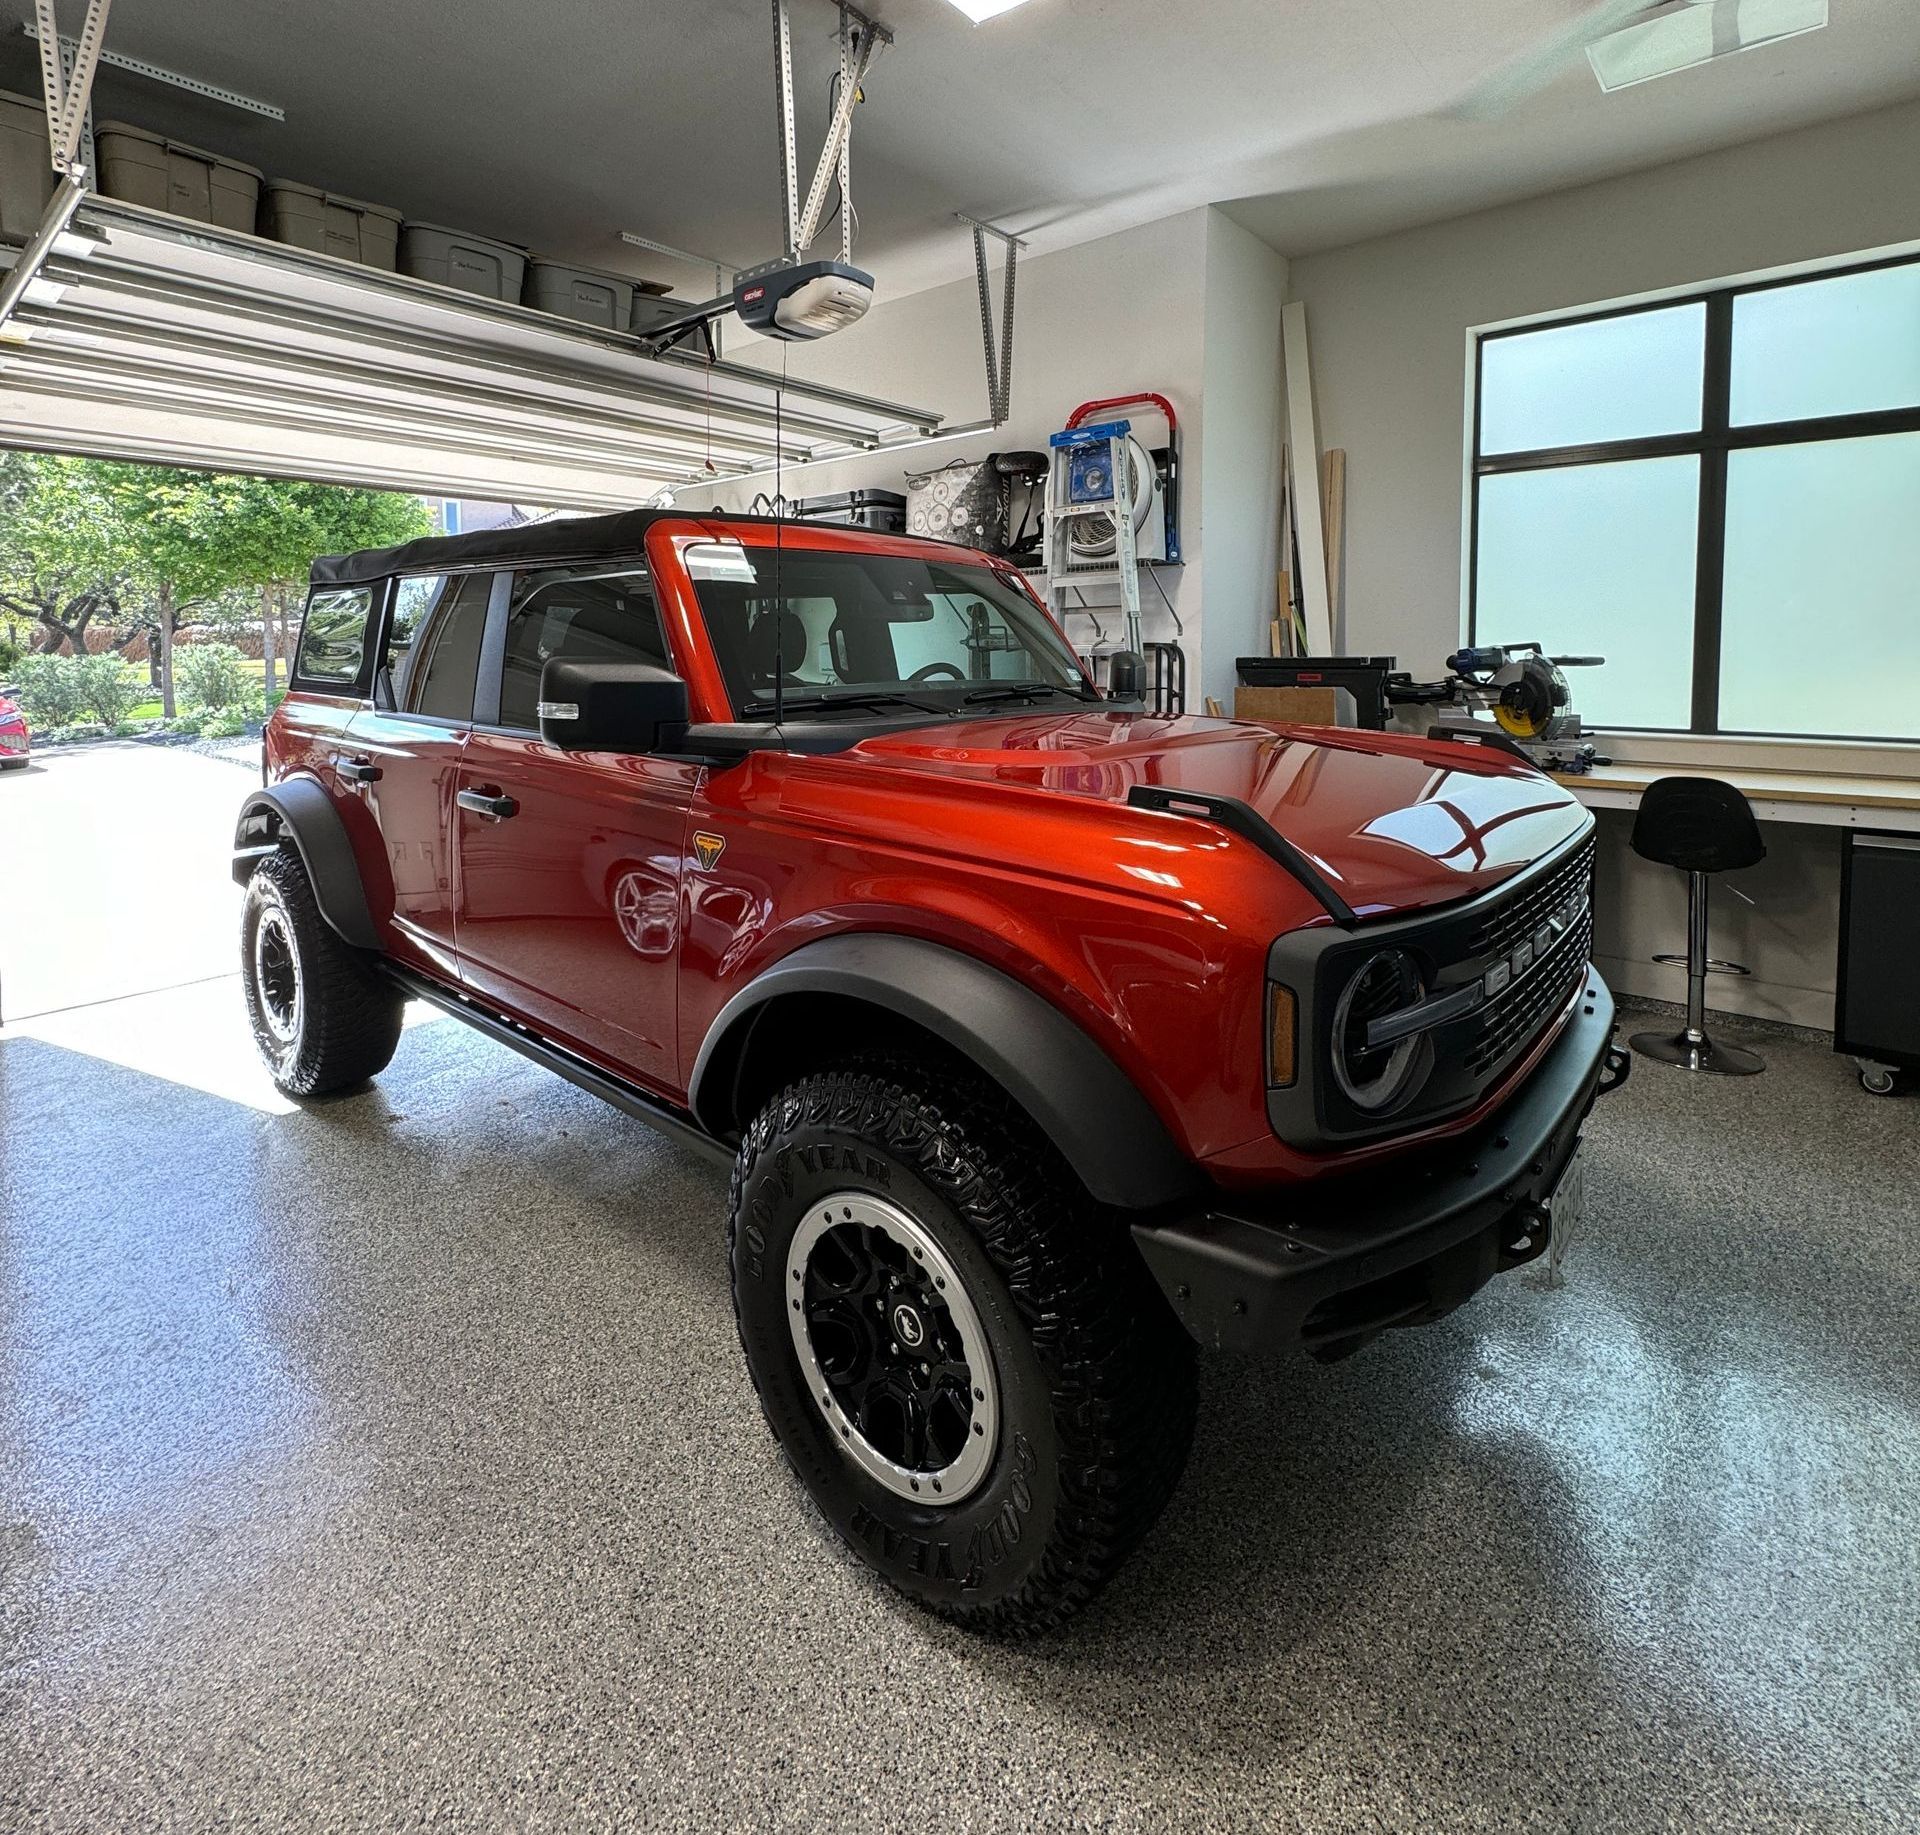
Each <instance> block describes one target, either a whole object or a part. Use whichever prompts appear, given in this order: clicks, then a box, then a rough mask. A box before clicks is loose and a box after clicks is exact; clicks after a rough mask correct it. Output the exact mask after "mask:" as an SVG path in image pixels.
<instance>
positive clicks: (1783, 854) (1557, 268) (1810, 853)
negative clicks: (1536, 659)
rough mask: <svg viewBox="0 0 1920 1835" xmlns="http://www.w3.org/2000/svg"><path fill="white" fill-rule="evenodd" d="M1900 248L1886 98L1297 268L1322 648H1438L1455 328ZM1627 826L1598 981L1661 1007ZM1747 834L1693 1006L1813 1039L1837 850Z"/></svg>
mask: <svg viewBox="0 0 1920 1835" xmlns="http://www.w3.org/2000/svg"><path fill="white" fill-rule="evenodd" d="M1915 237H1920V104H1907V105H1904V106H1902V107H1899V108H1893V109H1885V110H1881V111H1879V112H1876V113H1874V114H1870V115H1862V116H1857V117H1855V118H1854V119H1852V120H1848V121H1838V122H1831V123H1827V124H1825V125H1823V126H1820V127H1814V128H1808V129H1805V130H1802V131H1800V132H1797V133H1792V134H1782V135H1778V136H1775V137H1773V138H1771V139H1768V140H1763V141H1756V142H1753V143H1750V144H1748V145H1746V146H1742V147H1735V148H1732V149H1730V150H1728V151H1725V152H1719V153H1711V154H1706V155H1703V156H1701V157H1699V158H1695V159H1688V160H1682V161H1677V162H1675V163H1674V164H1671V165H1668V166H1664V167H1661V168H1659V169H1657V170H1654V171H1650V172H1642V173H1637V174H1633V175H1630V176H1628V177H1625V178H1619V179H1610V180H1607V181H1606V182H1604V183H1602V184H1597V185H1588V186H1584V187H1582V188H1580V189H1578V190H1574V191H1566V192H1561V193H1558V194H1557V195H1554V196H1550V197H1544V198H1536V199H1533V200H1530V201H1528V202H1526V203H1521V204H1512V205H1507V206H1504V207H1502V208H1500V209H1497V210H1488V211H1483V212H1480V213H1478V214H1476V215H1474V216H1469V217H1462V218H1458V219H1456V220H1454V221H1452V222H1448V223H1439V224H1433V225H1430V226H1428V227H1425V228H1421V229H1416V230H1410V231H1407V232H1405V233H1403V234H1399V235H1394V236H1384V237H1381V238H1379V239H1378V240H1375V241H1371V242H1364V243H1359V244H1356V245H1355V246H1353V247H1351V248H1346V249H1340V250H1336V251H1334V252H1331V253H1328V254H1324V255H1310V256H1304V257H1301V258H1298V259H1296V260H1295V261H1294V262H1293V263H1292V285H1293V295H1294V297H1295V298H1298V299H1301V300H1304V301H1305V302H1306V305H1307V317H1308V335H1309V338H1310V340H1311V343H1312V350H1313V375H1314V393H1315V405H1316V407H1317V410H1318V413H1319V423H1320V438H1321V443H1322V445H1323V446H1325V447H1329V448H1330V447H1335V446H1339V447H1344V448H1345V449H1346V452H1347V599H1346V621H1345V632H1344V641H1343V644H1342V647H1343V648H1345V649H1348V650H1351V651H1356V652H1363V653H1368V652H1375V651H1383V652H1390V653H1392V654H1395V655H1397V656H1398V657H1399V659H1400V662H1401V665H1402V667H1404V668H1410V669H1413V670H1414V671H1416V672H1417V673H1420V674H1432V673H1437V672H1438V669H1439V666H1440V662H1441V659H1442V658H1443V657H1444V656H1445V655H1446V654H1447V652H1448V651H1449V650H1450V649H1452V648H1453V647H1454V645H1455V643H1456V642H1457V641H1458V638H1459V634H1460V556H1461V541H1462V529H1461V521H1462V518H1461V482H1462V463H1463V461H1462V453H1463V440H1464V433H1465V400H1466V396H1465V373H1466V371H1465V365H1466V334H1467V329H1468V327H1469V326H1473V325H1481V324H1487V323H1490V322H1494V321H1498V320H1501V319H1508V318H1517V317H1522V316H1525V315H1527V314H1530V313H1537V312H1550V311H1556V310H1561V309H1566V308H1573V307H1579V306H1583V305H1587V304H1590V303H1593V302H1596V301H1600V300H1608V299H1616V298H1620V297H1622V296H1625V295H1631V294H1636V293H1642V292H1651V291H1655V290H1659V289H1664V288H1671V287H1683V286H1692V285H1697V284H1699V283H1703V282H1709V281H1714V280H1719V279H1723V278H1726V277H1729V276H1734V275H1739V274H1743V273H1748V272H1752V271H1754V270H1757V269H1763V268H1768V267H1774V266H1779V265H1784V264H1788V263H1794V262H1802V261H1812V260H1820V259H1826V258H1830V257H1842V256H1846V255H1850V254H1853V253H1855V252H1857V251H1859V250H1862V249H1869V248H1877V247H1883V246H1886V245H1888V244H1892V243H1897V242H1903V241H1909V240H1912V239H1913V238H1915ZM1489 635H1493V634H1491V633H1490V634H1489ZM1510 635H1512V636H1514V637H1526V636H1529V635H1531V633H1528V632H1525V631H1520V632H1514V633H1511V634H1510ZM1575 698H1576V700H1577V699H1578V682H1577V680H1576V682H1575ZM1802 768H1805V767H1802ZM1627 828H1628V824H1627V822H1626V820H1625V819H1623V818H1619V817H1612V818H1606V819H1604V820H1603V822H1602V839H1603V860H1602V866H1601V875H1600V897H1601V925H1600V932H1599V935H1598V937H1597V939H1596V956H1597V959H1598V960H1599V961H1600V964H1601V967H1602V970H1603V972H1605V973H1607V974H1609V976H1610V978H1611V979H1613V981H1614V982H1615V985H1617V986H1620V987H1623V988H1626V989H1628V990H1629V991H1633V992H1638V993H1645V994H1652V995H1656V996H1658V997H1661V998H1665V999H1675V1000H1677V999H1680V998H1682V996H1683V992H1684V979H1683V977H1682V976H1681V975H1680V973H1679V971H1677V970H1673V969H1664V968H1658V967H1655V966H1654V965H1652V964H1650V963H1649V962H1647V961H1646V957H1647V956H1648V955H1650V954H1651V953H1652V952H1653V951H1655V950H1664V949H1674V950H1677V949H1684V947H1685V934H1686V924H1685V915H1684V912H1685V898H1684V889H1683V884H1682V881H1681V876H1680V875H1679V874H1677V873H1673V872H1670V871H1667V870H1666V869H1661V868H1654V867H1650V866H1648V865H1646V864H1645V863H1644V862H1642V861H1640V860H1639V859H1638V858H1637V857H1635V856H1634V855H1633V854H1632V853H1631V852H1630V851H1629V850H1628V849H1627V846H1626V834H1627ZM1765 832H1766V839H1767V844H1768V847H1769V850H1770V852H1769V858H1768V860H1767V861H1766V862H1765V864H1764V865H1762V866H1761V867H1758V868H1756V869H1754V871H1753V872H1751V873H1747V874H1738V875H1733V876H1731V877H1732V879H1733V882H1734V883H1735V884H1737V885H1738V886H1739V887H1740V889H1741V890H1742V891H1744V892H1746V893H1747V894H1748V896H1750V897H1752V898H1753V899H1754V900H1755V901H1756V903H1755V906H1754V908H1752V909H1749V907H1747V906H1746V905H1744V904H1742V903H1741V902H1740V900H1739V899H1738V898H1736V897H1734V896H1732V894H1731V892H1729V891H1722V892H1720V894H1719V896H1718V897H1717V899H1716V902H1715V909H1714V924H1713V938H1714V951H1715V953H1716V954H1717V955H1723V956H1729V957H1733V958H1735V959H1737V960H1741V961H1744V962H1746V963H1747V964H1748V965H1749V966H1751V967H1752V968H1753V969H1754V970H1755V974H1754V978H1753V979H1752V980H1751V981H1734V980H1729V979H1722V978H1716V979H1714V980H1713V981H1712V982H1710V983H1709V985H1708V999H1709V1001H1710V1002H1711V1003H1712V1004H1713V1005H1716V1006H1721V1007H1725V1008H1729V1009H1733V1010H1737V1011H1745V1012H1752V1013H1757V1014H1761V1015H1764V1016H1767V1017H1772V1018H1779V1019H1787V1020H1791V1021H1793V1022H1795V1023H1798V1024H1802V1025H1813V1026H1821V1027H1825V1026H1828V1025H1830V1024H1831V1023H1832V1010H1833V1001H1832V994H1833V985H1834V952H1835V935H1836V930H1837V922H1838V914H1837V897H1838V870H1839V869H1838V859H1839V849H1838V836H1837V833H1836V832H1835V831H1834V830H1832V829H1814V828H1806V827H1789V826H1785V825H1780V824H1768V825H1767V828H1766V831H1765Z"/></svg>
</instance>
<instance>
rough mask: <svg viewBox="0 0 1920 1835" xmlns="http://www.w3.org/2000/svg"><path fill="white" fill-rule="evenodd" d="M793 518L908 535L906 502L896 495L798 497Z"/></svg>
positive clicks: (846, 493)
mask: <svg viewBox="0 0 1920 1835" xmlns="http://www.w3.org/2000/svg"><path fill="white" fill-rule="evenodd" d="M793 514H794V515H795V516H797V517H798V518H799V519H800V520H801V521H802V522H832V523H840V524H842V525H844V526H845V527H848V528H852V529H877V530H879V531H880V532H881V533H883V534H886V535H905V534H906V532H907V500H906V498H905V497H903V496H902V495H901V494H900V493H899V492H898V491H874V490H866V491H836V492H835V493H834V494H833V495H832V496H830V497H801V498H799V499H797V500H796V501H795V503H794V506H793Z"/></svg>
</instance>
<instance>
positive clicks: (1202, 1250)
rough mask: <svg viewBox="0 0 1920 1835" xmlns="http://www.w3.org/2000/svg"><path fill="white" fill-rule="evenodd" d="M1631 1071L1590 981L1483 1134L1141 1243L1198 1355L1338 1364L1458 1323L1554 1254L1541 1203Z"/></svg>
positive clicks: (1152, 1228)
mask: <svg viewBox="0 0 1920 1835" xmlns="http://www.w3.org/2000/svg"><path fill="white" fill-rule="evenodd" d="M1630 1062H1631V1060H1629V1059H1628V1057H1627V1056H1626V1054H1625V1053H1624V1052H1622V1051H1621V1050H1620V1049H1619V1048H1618V1047H1617V1046H1615V1045H1614V1044H1613V996H1612V995H1611V994H1610V993H1609V992H1608V991H1607V984H1606V983H1605V982H1604V981H1602V980H1601V979H1600V977H1599V975H1598V974H1597V973H1596V972H1595V971H1594V970H1593V969H1591V968H1589V969H1588V970H1587V980H1586V986H1585V989H1584V990H1583V992H1582V996H1581V999H1580V1002H1579V1004H1578V1005H1577V1006H1576V1007H1575V1008H1574V1010H1573V1017H1572V1018H1571V1019H1570V1020H1569V1021H1568V1022H1567V1025H1566V1029H1565V1030H1564V1031H1563V1032H1562V1033H1561V1035H1560V1038H1559V1039H1558V1041H1556V1043H1555V1044H1554V1046H1553V1049H1552V1050H1551V1051H1549V1052H1548V1053H1547V1055H1546V1056H1545V1057H1544V1058H1543V1059H1541V1061H1540V1062H1539V1064H1538V1065H1536V1066H1535V1067H1534V1070H1533V1074H1532V1075H1531V1076H1530V1077H1529V1078H1528V1079H1527V1081H1526V1083H1525V1084H1524V1085H1523V1086H1522V1087H1521V1089H1520V1090H1519V1092H1518V1093H1517V1094H1516V1095H1514V1096H1513V1097H1512V1099H1511V1100H1510V1101H1508V1102H1507V1103H1505V1104H1504V1105H1503V1106H1502V1107H1501V1108H1500V1109H1499V1110H1498V1111H1496V1113H1495V1114H1494V1115H1493V1116H1492V1118H1491V1119H1489V1120H1488V1121H1486V1122H1484V1123H1482V1124H1481V1125H1480V1126H1479V1127H1478V1128H1475V1129H1474V1130H1473V1131H1472V1132H1470V1133H1468V1134H1464V1135H1460V1136H1457V1137H1455V1138H1454V1139H1452V1140H1449V1141H1445V1142H1441V1143H1439V1144H1437V1145H1435V1146H1434V1147H1433V1148H1432V1149H1431V1150H1429V1151H1428V1152H1427V1153H1426V1154H1425V1155H1423V1156H1421V1157H1420V1158H1418V1159H1417V1160H1411V1159H1410V1160H1402V1161H1400V1162H1399V1163H1397V1164H1396V1165H1394V1166H1392V1167H1390V1168H1388V1169H1387V1170H1385V1171H1384V1172H1379V1171H1376V1172H1370V1173H1367V1174H1364V1175H1356V1177H1354V1178H1352V1179H1336V1180H1331V1181H1327V1182H1324V1183H1321V1184H1317V1185H1313V1186H1310V1187H1307V1188H1305V1189H1304V1190H1302V1191H1300V1192H1299V1193H1297V1194H1296V1195H1290V1196H1287V1197H1285V1198H1281V1199H1277V1200H1276V1199H1262V1200H1257V1201H1252V1202H1248V1203H1245V1204H1242V1203H1239V1202H1235V1201H1232V1200H1219V1201H1215V1202H1212V1203H1209V1204H1207V1205H1205V1206H1204V1207H1203V1208H1201V1209H1198V1210H1194V1211H1188V1212H1183V1213H1180V1214H1178V1215H1176V1216H1173V1217H1171V1218H1160V1219H1147V1220H1143V1221H1141V1222H1139V1223H1136V1224H1135V1225H1134V1226H1133V1235H1134V1240H1135V1241H1136V1242H1138V1243H1139V1245H1140V1252H1141V1254H1142V1255H1144V1256H1145V1257H1146V1261H1147V1266H1148V1267H1149V1268H1150V1269H1151V1270H1152V1271H1153V1275H1154V1278H1155V1280H1157V1281H1158V1282H1159V1284H1160V1287H1161V1289H1162V1291H1163V1292H1165V1294H1166V1296H1167V1300H1168V1303H1169V1304H1170V1305H1171V1306H1172V1307H1173V1309H1174V1311H1175V1313H1176V1314H1177V1315H1178V1316H1179V1318H1180V1321H1181V1323H1182V1324H1183V1325H1185V1326H1186V1328H1187V1330H1188V1331H1190V1332H1191V1333H1192V1334H1193V1335H1194V1337H1195V1338H1197V1339H1198V1340H1199V1341H1200V1342H1201V1343H1202V1344H1204V1345H1211V1346H1215V1347H1219V1348H1223V1349H1230V1350H1277V1349H1286V1348H1290V1347H1295V1346H1297V1347H1302V1348H1304V1349H1306V1350H1309V1351H1311V1352H1313V1353H1314V1354H1315V1355H1316V1356H1320V1357H1337V1356H1342V1355H1344V1354H1345V1353H1346V1352H1348V1351H1350V1350H1353V1349H1356V1348H1357V1347H1358V1346H1359V1345H1361V1344H1363V1343H1364V1342H1365V1341H1366V1340H1367V1339H1368V1338H1370V1337H1372V1336H1373V1335H1374V1334H1375V1333H1376V1332H1381V1331H1384V1330H1386V1328H1387V1327H1389V1326H1394V1325H1422V1324H1425V1323H1427V1322H1428V1321H1429V1320H1432V1319H1437V1318H1439V1317H1441V1315H1442V1314H1444V1313H1448V1312H1451V1311H1452V1310H1453V1309H1454V1308H1455V1307H1456V1306H1458V1305H1460V1304H1461V1302H1462V1301H1464V1300H1467V1299H1469V1298H1471V1297H1472V1296H1473V1295H1474V1294H1476V1293H1477V1292H1479V1290H1480V1289H1481V1288H1482V1287H1484V1286H1485V1285H1486V1283H1487V1282H1488V1281H1489V1280H1491V1279H1492V1278H1493V1276H1494V1275H1496V1274H1498V1273H1500V1272H1502V1271H1503V1270H1504V1269H1507V1268H1515V1267H1518V1266H1519V1265H1520V1264H1521V1263H1523V1262H1527V1261H1531V1260H1532V1259H1533V1258H1534V1257H1535V1256H1536V1255H1538V1254H1539V1253H1540V1252H1541V1251H1542V1250H1543V1249H1544V1248H1545V1247H1546V1242H1547V1230H1546V1228H1545V1215H1546V1213H1545V1200H1546V1198H1547V1196H1548V1194H1549V1193H1551V1192H1552V1190H1553V1188H1554V1186H1555V1184H1556V1183H1557V1182H1558V1180H1559V1178H1560V1174H1561V1172H1562V1171H1563V1170H1564V1169H1565V1167H1566V1164H1567V1162H1568V1161H1569V1160H1570V1159H1571V1158H1572V1157H1573V1151H1574V1148H1575V1147H1576V1146H1577V1145H1578V1144H1579V1139H1580V1127H1581V1124H1582V1123H1583V1122H1584V1121H1585V1120H1586V1118H1587V1113H1588V1111H1589V1110H1590V1109H1591V1108H1592V1107H1593V1104H1594V1099H1595V1097H1596V1096H1598V1095H1599V1094H1600V1092H1601V1091H1602V1090H1603V1089H1612V1088H1614V1087H1615V1086H1617V1085H1618V1084H1620V1083H1622V1082H1624V1081H1625V1080H1626V1074H1627V1068H1628V1065H1629V1063H1630Z"/></svg>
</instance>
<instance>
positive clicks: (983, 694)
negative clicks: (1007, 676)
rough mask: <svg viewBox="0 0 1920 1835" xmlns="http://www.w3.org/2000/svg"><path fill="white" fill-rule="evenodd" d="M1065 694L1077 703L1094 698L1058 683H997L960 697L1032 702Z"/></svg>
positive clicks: (964, 699) (978, 699)
mask: <svg viewBox="0 0 1920 1835" xmlns="http://www.w3.org/2000/svg"><path fill="white" fill-rule="evenodd" d="M1050 694H1063V695H1066V696H1068V697H1070V698H1071V699H1073V700H1075V701H1088V700H1091V699H1092V698H1093V697H1092V696H1091V695H1089V694H1087V693H1086V692H1085V690H1083V689H1079V688H1067V687H1063V686H1062V685H1061V684H1060V683H1058V682H996V683H995V684H994V685H993V686H992V687H991V688H976V689H975V690H974V691H973V692H972V693H971V694H965V695H962V696H961V697H960V699H961V700H962V701H1031V700H1033V699H1034V698H1035V697H1036V696H1039V695H1050Z"/></svg>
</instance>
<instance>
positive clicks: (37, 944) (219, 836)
mask: <svg viewBox="0 0 1920 1835" xmlns="http://www.w3.org/2000/svg"><path fill="white" fill-rule="evenodd" d="M258 760H259V753H258V748H257V746H250V747H248V748H246V749H243V750H238V751H236V752H234V753H232V754H229V755H226V756H221V757H207V756H204V755H202V754H199V753H195V752H190V751H186V750H184V749H177V748H169V747H161V746H148V745H135V744H125V745H105V746H89V747H86V748H84V749H81V750H77V751H54V752H43V753H40V754H39V755H37V756H36V758H35V760H34V762H33V764H32V765H31V766H30V767H29V768H28V769H27V770H25V771H7V772H4V773H0V1020H4V1021H6V1022H7V1023H9V1024H11V1023H12V1022H13V1021H15V1020H21V1019H26V1018H28V1017H30V1016H32V1015H34V1014H39V1013H48V1012H54V1011H58V1010H61V1009H64V1008H68V1007H79V1006H87V1005H90V1004H92V1003H94V1002H96V1001H103V1000H117V999H120V998H122V997H123V996H125V995H128V994H144V993H150V992H152V991H154V990H156V989H161V988H172V987H179V986H181V985H183V984H185V983H187V982H192V981H200V980H204V979H206V978H207V977H209V976H214V975H229V974H233V973H235V972H236V971H237V966H238V963H237V958H236V955H235V945H234V926H235V925H236V924H237V923H238V922H239V899H240V894H239V889H238V888H237V887H236V886H235V885H234V883H233V881H232V879H231V878H230V877H229V874H228V859H229V850H230V849H231V847H232V843H233V818H234V812H235V810H236V809H237V808H238V807H239V803H240V798H241V796H242V795H243V794H244V793H245V791H246V789H247V786H248V785H249V784H250V783H255V782H257V781H258V777H259V762H258Z"/></svg>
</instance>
